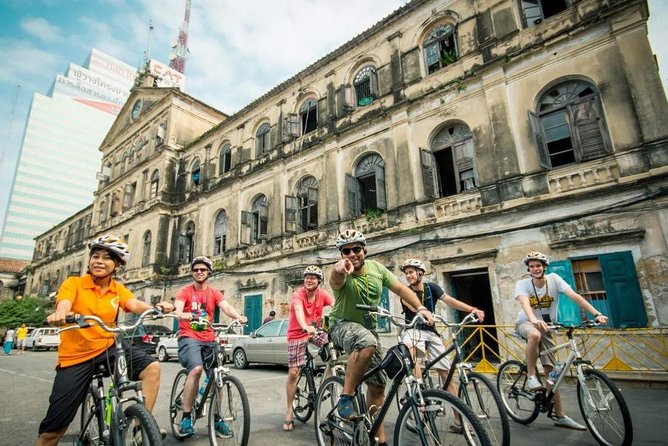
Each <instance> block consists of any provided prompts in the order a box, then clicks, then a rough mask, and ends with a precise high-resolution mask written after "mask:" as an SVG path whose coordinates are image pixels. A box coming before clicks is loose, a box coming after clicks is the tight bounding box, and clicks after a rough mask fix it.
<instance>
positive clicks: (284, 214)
mask: <svg viewBox="0 0 668 446" xmlns="http://www.w3.org/2000/svg"><path fill="white" fill-rule="evenodd" d="M647 16H648V9H647V3H646V1H644V0H643V1H640V0H638V1H614V0H581V1H577V0H564V1H549V2H548V1H541V0H535V1H521V2H520V1H515V0H482V1H476V2H473V1H467V0H453V1H444V0H414V1H412V2H410V3H408V4H407V5H405V6H404V7H402V8H400V9H399V10H397V11H396V12H394V13H393V14H391V15H390V16H388V17H386V18H385V19H383V20H382V21H381V22H379V23H378V24H376V25H375V26H374V27H372V28H371V29H369V30H367V31H365V32H364V33H362V34H360V35H359V36H357V37H355V38H353V39H352V40H350V41H349V42H348V43H346V44H344V45H343V46H342V47H340V48H338V49H337V50H335V51H333V52H332V53H330V54H328V55H326V56H324V57H323V58H322V59H320V60H318V61H317V62H315V63H314V64H312V65H310V66H309V67H307V68H305V69H304V70H302V71H301V72H299V73H298V74H296V75H295V76H294V77H292V78H290V79H288V80H287V81H286V82H284V83H282V84H280V85H277V86H276V87H275V88H273V89H272V90H271V91H269V92H267V93H266V94H265V95H263V96H262V97H260V98H259V99H257V100H255V101H254V102H252V103H251V104H249V105H248V106H246V107H245V108H243V109H242V110H241V111H239V112H237V113H235V114H234V115H231V116H226V115H224V114H223V113H220V112H218V111H216V110H213V109H211V108H210V107H208V106H206V105H205V104H203V103H201V102H199V101H197V100H196V99H194V98H191V97H189V96H187V95H185V94H183V93H181V92H178V91H176V90H171V89H158V88H149V87H141V88H136V89H135V90H134V91H133V93H132V96H131V98H130V99H129V101H128V103H127V105H126V107H125V109H124V110H123V111H122V112H121V114H120V115H119V117H118V120H117V121H116V123H115V124H114V126H113V128H112V129H111V131H110V132H109V134H108V136H107V138H106V139H105V141H104V143H103V144H102V146H101V148H100V150H101V151H102V152H103V154H104V155H103V166H102V169H101V178H102V180H101V181H100V184H99V188H98V191H97V195H96V200H95V203H94V204H93V205H92V207H91V208H88V209H86V210H83V211H82V212H81V213H79V214H77V215H76V216H73V217H72V218H71V219H70V220H68V221H66V222H63V223H62V224H61V225H59V226H58V227H56V228H54V229H53V230H51V231H49V232H47V233H45V234H42V235H41V236H40V237H38V239H37V249H36V252H35V256H34V259H33V263H32V266H31V268H32V274H31V277H30V279H29V283H28V287H29V289H28V290H27V291H26V292H32V293H37V292H45V291H47V290H48V289H50V288H53V287H56V286H57V285H58V283H59V281H61V280H62V279H63V278H64V277H65V275H67V273H68V271H69V274H75V273H77V274H78V273H81V272H83V270H84V269H85V262H86V257H85V256H86V253H85V248H84V246H83V244H82V243H81V242H83V241H87V240H89V239H91V238H92V237H94V236H96V235H100V234H104V233H114V234H118V235H122V236H125V237H126V238H127V240H128V242H129V244H130V249H131V252H132V259H131V260H130V262H129V263H128V265H127V266H126V268H125V269H124V270H123V271H122V272H121V273H120V274H119V277H120V280H122V281H123V282H124V283H126V284H127V285H128V286H130V287H131V288H133V289H134V291H135V293H136V294H137V295H138V296H140V297H142V298H144V299H146V300H156V299H158V298H160V297H161V296H162V294H163V293H166V295H167V296H168V297H171V296H173V295H174V294H175V292H176V290H177V289H178V288H179V287H181V286H183V285H184V284H185V283H187V282H188V281H189V280H190V276H189V274H188V263H189V261H190V259H192V258H193V257H194V256H196V255H207V256H210V257H212V258H213V259H214V260H215V265H216V272H215V274H214V276H213V279H212V283H213V284H214V286H215V287H217V288H220V289H222V290H224V291H225V294H226V296H227V298H228V299H231V300H232V303H233V304H234V305H236V306H237V307H238V308H242V309H243V311H244V313H245V314H246V315H247V316H249V319H250V327H251V328H254V327H256V326H258V325H259V323H260V321H261V320H262V316H263V315H264V314H266V313H268V312H269V311H270V310H271V309H275V310H277V312H278V314H279V315H283V316H285V315H286V314H287V305H288V301H289V296H290V293H291V290H292V289H293V287H295V286H299V285H300V284H301V277H302V276H301V273H302V271H303V268H304V267H305V266H307V265H309V264H317V265H320V266H321V267H323V268H324V270H325V272H326V273H327V272H328V271H329V269H330V268H331V265H332V264H333V263H334V262H335V261H336V260H337V259H338V258H339V256H338V252H337V251H336V250H335V249H334V241H335V238H336V235H337V233H338V232H339V231H340V230H343V229H347V228H356V229H358V230H361V231H363V232H364V233H365V234H366V235H367V238H368V240H369V246H368V248H369V255H370V256H371V257H372V258H374V259H377V260H379V261H381V262H382V263H384V264H385V265H387V266H388V267H390V268H394V271H395V272H396V273H397V274H399V270H398V268H397V266H398V265H399V264H401V262H403V261H404V260H405V259H406V258H409V257H418V258H420V259H423V260H424V261H425V263H426V264H427V265H428V267H429V269H430V274H429V279H430V280H433V281H436V282H438V283H439V284H440V285H441V286H443V287H444V289H445V290H446V291H447V292H449V293H450V294H452V295H454V296H456V297H458V298H460V299H462V300H464V301H467V302H470V303H474V304H475V305H476V306H478V307H480V308H483V309H484V310H485V311H486V312H487V314H488V315H489V316H488V319H487V320H486V322H489V323H492V324H493V323H497V324H507V323H511V322H513V321H514V320H515V316H516V313H517V311H518V309H519V308H518V305H517V303H516V302H515V301H514V299H513V290H514V284H515V281H516V280H517V279H519V278H521V277H522V276H523V275H524V274H525V273H526V270H525V268H524V265H523V264H522V262H521V260H522V258H523V256H524V255H525V254H526V253H527V252H528V251H531V250H539V251H542V252H545V253H547V254H548V255H549V256H550V258H551V259H553V263H552V268H553V269H554V270H555V271H556V272H558V273H560V274H561V275H562V276H564V277H565V278H566V279H567V280H568V281H569V282H571V283H572V284H573V285H574V286H575V287H576V288H577V290H578V291H579V292H581V293H582V294H583V295H585V296H586V297H587V298H589V299H591V300H592V302H593V303H594V305H595V306H596V307H597V308H599V309H601V311H603V312H604V313H606V314H608V315H609V316H610V317H611V324H612V325H613V326H615V327H647V326H651V327H658V326H666V325H667V324H668V280H667V279H666V277H665V274H664V273H665V271H666V270H668V258H667V252H668V250H667V246H666V238H667V237H666V234H667V232H668V213H667V210H666V209H667V206H666V205H667V202H668V199H667V197H666V186H667V182H666V174H667V173H668V126H667V125H666V122H668V120H667V118H668V104H667V102H666V97H665V94H664V92H663V89H662V86H661V82H660V79H659V76H658V72H657V67H656V64H655V61H654V58H653V55H652V52H651V49H650V46H649V42H648V40H647V29H646V20H647ZM212 87H214V88H215V86H212ZM87 222H88V223H87ZM76 228H83V229H82V230H83V231H84V232H83V234H82V235H76V236H71V235H70V234H73V233H76V234H79V233H77V232H76V231H77V229H76ZM55 240H59V241H60V244H59V245H58V244H56V243H55ZM48 246H51V247H52V248H47V247H48ZM82 265H83V266H82ZM392 305H393V306H394V305H396V304H395V303H392ZM394 308H396V307H394ZM563 312H564V315H565V316H569V317H571V318H572V317H579V315H578V314H577V311H575V313H574V310H573V308H570V307H568V306H564V308H563Z"/></svg>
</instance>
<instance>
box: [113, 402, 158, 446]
mask: <svg viewBox="0 0 668 446" xmlns="http://www.w3.org/2000/svg"><path fill="white" fill-rule="evenodd" d="M124 414H125V423H120V425H121V426H125V427H124V429H123V433H122V443H121V444H122V445H123V446H143V445H148V444H150V445H151V446H162V445H163V444H164V442H163V440H162V435H160V428H159V427H158V423H156V421H155V418H153V415H151V412H149V411H148V409H147V408H146V407H144V406H143V405H141V404H133V405H131V406H128V407H126V408H125V411H124Z"/></svg>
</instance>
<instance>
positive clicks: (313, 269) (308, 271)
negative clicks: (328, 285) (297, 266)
mask: <svg viewBox="0 0 668 446" xmlns="http://www.w3.org/2000/svg"><path fill="white" fill-rule="evenodd" d="M307 274H313V275H314V276H318V278H319V279H320V280H324V277H325V276H324V275H323V274H322V270H321V269H320V268H318V267H317V266H315V265H311V266H307V267H306V269H305V270H304V277H306V275H307Z"/></svg>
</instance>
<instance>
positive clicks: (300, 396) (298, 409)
mask: <svg viewBox="0 0 668 446" xmlns="http://www.w3.org/2000/svg"><path fill="white" fill-rule="evenodd" d="M321 333H324V332H323V331H322V330H317V331H316V333H315V336H320V335H321ZM340 354H341V350H340V349H338V348H336V347H335V346H334V343H333V342H331V341H328V342H327V343H325V344H324V345H323V346H322V347H320V349H319V350H318V355H319V356H320V359H322V361H323V362H324V363H325V369H324V371H323V372H322V373H317V370H316V368H315V365H314V358H313V355H312V354H311V352H310V351H309V349H308V348H306V361H305V362H304V365H302V366H301V368H300V370H299V378H297V391H296V392H295V398H294V399H293V400H292V413H293V414H294V415H295V418H296V419H298V420H299V421H301V422H302V423H306V422H307V421H308V420H309V419H310V418H311V415H312V414H313V411H314V410H315V400H316V397H317V395H318V386H319V384H320V383H321V382H322V380H323V379H325V378H327V377H329V376H331V375H332V374H335V375H338V374H341V373H343V371H344V370H345V368H344V366H343V363H342V362H341V361H340V360H339V357H340Z"/></svg>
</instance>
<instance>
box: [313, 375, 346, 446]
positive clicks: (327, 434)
mask: <svg viewBox="0 0 668 446" xmlns="http://www.w3.org/2000/svg"><path fill="white" fill-rule="evenodd" d="M342 391H343V377H341V376H330V377H329V378H327V379H326V380H324V381H323V382H322V384H321V385H320V389H319V390H318V396H317V397H316V400H315V414H314V419H315V439H316V442H317V443H318V446H326V445H327V446H334V445H351V444H353V434H354V423H350V422H347V421H344V420H341V419H340V418H339V417H338V415H337V414H336V413H335V411H334V409H335V408H336V403H337V402H338V401H339V396H340V395H341V392H342Z"/></svg>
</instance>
